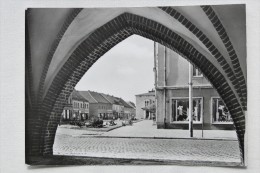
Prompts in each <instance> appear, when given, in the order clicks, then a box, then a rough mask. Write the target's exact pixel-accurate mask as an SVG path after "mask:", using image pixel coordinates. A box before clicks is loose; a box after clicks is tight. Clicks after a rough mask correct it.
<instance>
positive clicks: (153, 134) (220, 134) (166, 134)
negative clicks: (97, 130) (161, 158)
mask: <svg viewBox="0 0 260 173" xmlns="http://www.w3.org/2000/svg"><path fill="white" fill-rule="evenodd" d="M101 136H102V137H128V138H130V137H139V138H186V139H187V138H189V139H190V132H189V130H180V129H157V127H156V125H153V121H152V120H143V121H140V122H138V123H134V125H133V126H125V127H121V128H118V129H114V130H112V131H109V132H108V133H102V134H101ZM193 138H198V139H222V140H237V136H236V132H235V131H234V130H203V131H202V130H193Z"/></svg>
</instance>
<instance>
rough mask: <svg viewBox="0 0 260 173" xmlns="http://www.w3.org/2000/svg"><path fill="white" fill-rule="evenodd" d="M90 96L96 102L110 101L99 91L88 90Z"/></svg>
mask: <svg viewBox="0 0 260 173" xmlns="http://www.w3.org/2000/svg"><path fill="white" fill-rule="evenodd" d="M89 93H90V94H91V96H92V97H93V98H94V99H95V100H96V101H97V102H98V103H110V102H109V101H108V100H107V99H105V98H104V97H103V96H102V95H101V93H98V92H94V91H89Z"/></svg>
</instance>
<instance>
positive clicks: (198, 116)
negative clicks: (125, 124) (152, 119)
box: [154, 43, 234, 130]
mask: <svg viewBox="0 0 260 173" xmlns="http://www.w3.org/2000/svg"><path fill="white" fill-rule="evenodd" d="M154 62H155V68H154V69H155V86H156V92H155V93H156V94H155V97H156V108H157V111H156V122H157V127H158V128H174V129H188V128H189V119H188V112H189V86H188V81H189V62H188V61H187V60H185V59H184V58H183V57H181V56H180V55H178V54H177V53H175V52H174V51H172V50H170V49H168V48H165V47H164V46H162V45H160V44H158V43H155V61H154ZM192 71H193V74H192V83H193V108H192V112H193V128H194V129H225V130H234V126H233V122H232V119H231V117H230V114H229V112H228V110H227V108H226V107H225V104H224V102H223V101H222V99H221V98H220V97H219V95H218V93H217V91H216V90H215V89H214V88H213V87H212V85H211V84H210V83H209V82H208V80H207V79H206V78H205V77H204V76H203V74H202V73H201V72H200V71H199V70H198V69H197V68H196V67H195V66H193V67H192Z"/></svg>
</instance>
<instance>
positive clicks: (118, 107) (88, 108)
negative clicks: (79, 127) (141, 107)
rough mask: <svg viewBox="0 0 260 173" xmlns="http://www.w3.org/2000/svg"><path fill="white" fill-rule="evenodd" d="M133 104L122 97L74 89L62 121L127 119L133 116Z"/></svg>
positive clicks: (134, 111)
mask: <svg viewBox="0 0 260 173" xmlns="http://www.w3.org/2000/svg"><path fill="white" fill-rule="evenodd" d="M135 113H136V110H135V104H134V103H133V102H126V101H124V100H123V99H122V98H119V97H115V96H111V95H108V94H103V93H98V92H94V91H77V90H74V91H73V92H72V93H71V95H70V97H69V99H68V103H67V104H66V105H65V107H64V109H63V112H62V121H63V122H66V121H70V120H81V121H84V120H88V119H91V118H94V117H99V118H102V119H118V118H120V119H129V118H132V117H135Z"/></svg>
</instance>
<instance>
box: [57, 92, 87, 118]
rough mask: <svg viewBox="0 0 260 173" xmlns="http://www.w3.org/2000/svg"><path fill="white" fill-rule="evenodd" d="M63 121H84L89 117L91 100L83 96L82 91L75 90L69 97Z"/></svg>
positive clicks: (63, 113)
mask: <svg viewBox="0 0 260 173" xmlns="http://www.w3.org/2000/svg"><path fill="white" fill-rule="evenodd" d="M61 117H62V121H63V122H66V121H71V120H80V121H84V120H87V119H88V118H89V102H88V100H87V99H85V98H84V97H82V96H81V95H80V93H79V92H78V91H76V90H74V91H73V92H72V93H71V95H70V97H69V98H68V103H67V104H66V105H65V107H64V109H63V112H62V116H61Z"/></svg>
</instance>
